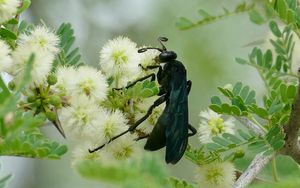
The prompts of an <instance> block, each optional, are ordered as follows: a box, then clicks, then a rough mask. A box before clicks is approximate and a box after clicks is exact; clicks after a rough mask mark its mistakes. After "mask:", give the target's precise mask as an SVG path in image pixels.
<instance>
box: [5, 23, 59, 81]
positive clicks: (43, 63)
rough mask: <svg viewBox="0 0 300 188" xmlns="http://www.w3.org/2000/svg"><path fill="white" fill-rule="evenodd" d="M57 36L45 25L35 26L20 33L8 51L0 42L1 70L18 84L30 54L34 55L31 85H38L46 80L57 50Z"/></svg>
mask: <svg viewBox="0 0 300 188" xmlns="http://www.w3.org/2000/svg"><path fill="white" fill-rule="evenodd" d="M58 42H59V38H58V36H57V35H55V34H54V32H53V31H50V30H49V29H48V28H47V27H46V26H37V27H35V28H34V29H33V30H32V31H31V32H30V33H29V34H27V33H22V34H21V35H20V36H19V39H18V41H17V47H16V48H15V50H14V51H12V52H10V50H9V48H8V47H7V46H6V45H5V44H4V42H1V46H3V49H4V50H3V52H1V56H2V57H1V60H0V61H1V62H2V63H1V70H2V71H5V72H7V73H9V74H11V75H13V76H14V78H15V79H14V82H15V83H16V84H18V83H19V82H20V81H21V80H22V79H23V77H24V71H25V69H26V66H27V63H28V61H29V58H30V56H31V55H34V59H33V65H32V69H31V74H30V75H31V78H32V79H31V80H32V83H31V85H34V84H36V85H39V84H42V83H43V82H45V81H46V79H47V76H48V75H49V73H50V71H51V68H52V63H53V60H54V58H55V55H56V54H57V53H58V52H59V48H58Z"/></svg>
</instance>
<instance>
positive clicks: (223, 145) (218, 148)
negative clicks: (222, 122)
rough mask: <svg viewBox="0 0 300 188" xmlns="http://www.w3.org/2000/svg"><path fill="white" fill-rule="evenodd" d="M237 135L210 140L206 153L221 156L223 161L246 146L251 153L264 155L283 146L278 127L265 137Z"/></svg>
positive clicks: (240, 131) (251, 133) (243, 132)
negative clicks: (263, 153)
mask: <svg viewBox="0 0 300 188" xmlns="http://www.w3.org/2000/svg"><path fill="white" fill-rule="evenodd" d="M237 134H238V135H233V134H229V133H224V134H222V135H221V136H215V137H213V138H212V140H213V142H212V143H208V144H207V145H206V147H207V149H208V151H210V152H214V153H219V154H220V155H221V154H223V159H224V160H227V159H230V158H232V157H234V154H235V153H236V152H237V151H238V150H241V149H242V150H243V149H245V147H246V146H247V147H248V149H249V150H250V151H252V152H255V153H259V152H265V154H266V155H268V154H271V153H273V152H275V151H278V150H279V149H281V148H282V147H283V146H284V143H285V142H284V134H283V132H282V130H281V128H280V127H279V126H273V127H272V128H271V129H270V131H269V132H268V133H267V134H266V136H263V137H260V136H257V135H256V134H255V133H254V132H252V131H249V132H248V133H247V132H245V131H242V130H241V129H239V130H237Z"/></svg>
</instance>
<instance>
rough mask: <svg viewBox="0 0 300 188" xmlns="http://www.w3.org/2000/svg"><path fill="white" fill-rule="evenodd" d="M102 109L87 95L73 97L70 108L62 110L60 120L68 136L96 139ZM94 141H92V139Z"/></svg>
mask: <svg viewBox="0 0 300 188" xmlns="http://www.w3.org/2000/svg"><path fill="white" fill-rule="evenodd" d="M100 110H101V109H100V107H99V106H98V105H97V104H96V103H95V102H94V101H92V100H90V99H89V98H88V97H87V96H85V95H79V96H76V97H75V96H73V97H72V98H71V99H70V106H67V107H64V108H62V109H61V110H60V112H59V115H60V120H61V125H62V127H63V129H64V130H65V132H66V134H67V136H68V134H69V135H71V137H74V138H77V137H81V138H87V139H90V138H95V137H96V136H95V135H96V134H97V133H96V130H97V129H96V126H97V124H98V123H99V122H98V121H97V120H98V118H97V116H98V115H99V111H100ZM90 140H91V141H92V139H90Z"/></svg>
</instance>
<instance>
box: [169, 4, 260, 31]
mask: <svg viewBox="0 0 300 188" xmlns="http://www.w3.org/2000/svg"><path fill="white" fill-rule="evenodd" d="M254 7H255V6H254V4H247V3H246V2H243V3H241V4H238V5H237V6H236V7H235V9H234V10H232V11H229V10H228V9H226V8H223V11H224V12H223V14H220V15H217V16H214V15H211V14H210V13H208V12H206V11H205V10H203V9H199V10H198V14H199V15H200V16H201V17H202V19H200V20H199V21H196V22H193V21H191V20H190V19H188V18H186V17H180V18H179V19H178V20H177V21H176V23H175V25H176V26H177V27H178V28H179V29H181V30H187V29H192V28H195V27H199V26H203V25H207V24H210V23H213V22H216V21H218V20H221V19H224V18H227V17H230V16H234V15H237V14H242V13H245V12H249V13H251V14H252V11H255V10H254ZM256 19H261V18H256Z"/></svg>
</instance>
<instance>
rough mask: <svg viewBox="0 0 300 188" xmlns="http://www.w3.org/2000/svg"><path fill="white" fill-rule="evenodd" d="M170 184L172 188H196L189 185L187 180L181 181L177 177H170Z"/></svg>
mask: <svg viewBox="0 0 300 188" xmlns="http://www.w3.org/2000/svg"><path fill="white" fill-rule="evenodd" d="M169 182H170V184H171V187H172V188H194V186H193V185H191V184H189V183H187V182H186V181H185V180H179V179H177V178H175V177H170V178H169Z"/></svg>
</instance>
